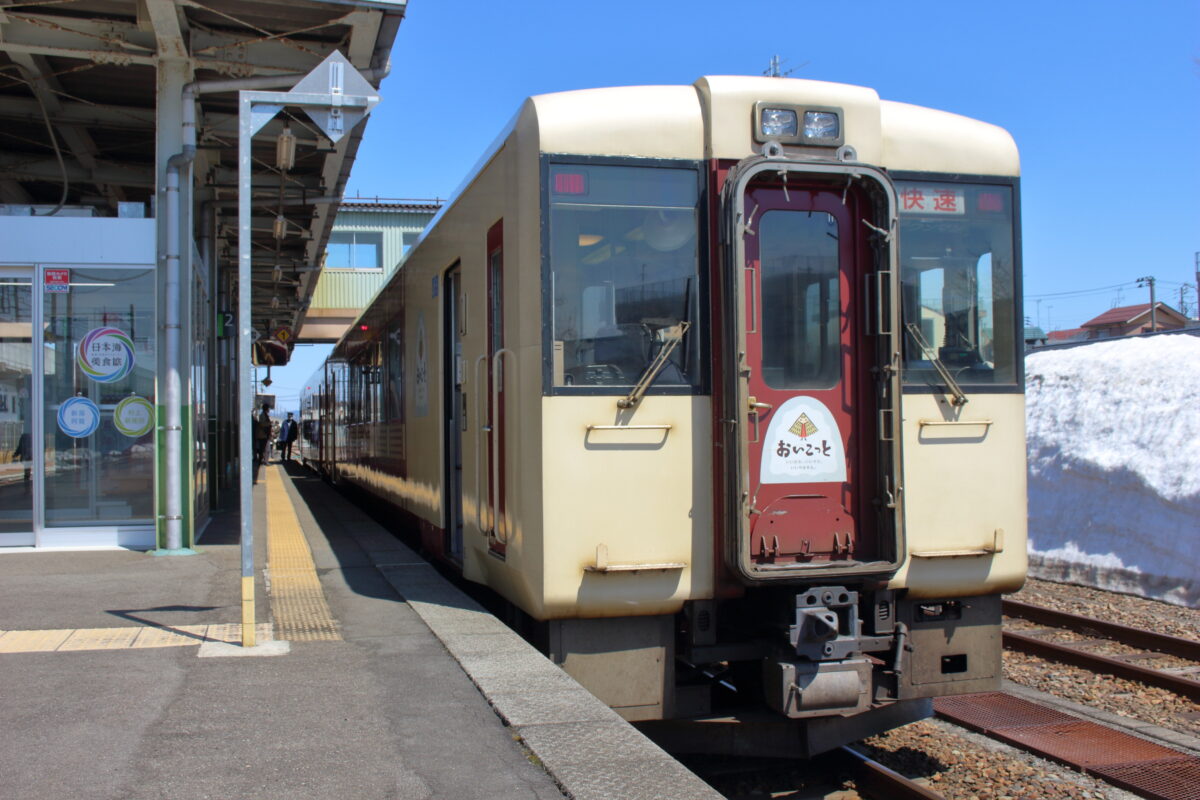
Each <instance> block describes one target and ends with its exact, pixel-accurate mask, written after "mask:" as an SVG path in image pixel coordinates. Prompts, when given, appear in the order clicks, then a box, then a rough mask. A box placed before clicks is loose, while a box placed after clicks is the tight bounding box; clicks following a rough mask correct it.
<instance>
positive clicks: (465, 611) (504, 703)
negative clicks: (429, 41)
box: [0, 464, 720, 800]
mask: <svg viewBox="0 0 1200 800" xmlns="http://www.w3.org/2000/svg"><path fill="white" fill-rule="evenodd" d="M254 491H255V513H256V525H255V532H256V542H255V544H256V547H255V549H256V562H255V564H256V570H255V574H256V592H257V594H256V596H257V598H258V602H257V606H256V611H257V626H256V633H257V639H258V641H259V645H258V646H256V647H254V648H249V649H247V648H242V647H240V644H238V643H239V642H240V641H241V629H240V624H237V623H238V621H239V620H240V619H241V597H240V586H241V583H240V559H239V547H238V536H239V533H238V531H239V524H238V517H237V515H236V513H232V514H224V515H218V516H216V517H215V518H214V519H213V521H212V523H210V526H209V529H208V530H207V531H206V532H205V535H204V536H203V537H202V539H201V543H200V546H199V548H198V549H199V551H200V552H198V553H197V554H196V555H191V556H165V557H154V556H152V555H150V554H146V553H140V552H134V551H125V550H104V551H71V552H36V553H33V552H31V553H17V552H14V553H6V554H3V555H0V685H2V686H3V695H4V702H3V703H2V704H0V728H2V729H3V730H4V731H5V732H6V735H5V739H6V742H7V745H6V747H4V748H2V749H0V774H3V775H4V782H3V783H4V787H3V792H2V794H3V795H4V796H7V797H21V798H30V799H35V798H60V797H73V798H176V797H212V798H226V797H240V798H332V797H337V798H446V799H447V800H472V799H473V798H480V799H481V800H482V799H483V798H488V800H495V799H497V798H538V800H545V799H546V798H560V797H564V796H565V797H572V798H579V799H580V800H582V799H584V798H621V800H626V799H627V798H630V799H636V798H671V799H672V800H675V799H676V798H719V797H720V795H719V794H717V793H716V792H715V791H713V790H712V789H711V788H710V787H708V786H707V784H705V783H703V782H702V781H700V780H699V779H698V778H696V777H695V776H694V775H692V774H691V773H690V772H688V771H687V770H685V769H684V768H683V767H682V766H680V765H679V764H678V763H677V762H675V761H674V760H673V759H671V758H670V757H669V756H667V754H666V753H664V752H663V751H662V750H660V749H659V748H658V747H657V746H656V745H654V744H653V743H651V742H650V741H649V740H648V739H646V738H645V737H644V736H642V735H641V734H640V733H638V732H637V731H636V730H635V729H633V728H632V727H630V726H629V725H628V724H626V723H625V722H624V721H623V720H621V719H620V718H619V717H618V716H617V715H616V714H615V713H613V712H612V711H611V710H610V709H608V708H607V707H606V706H604V705H603V704H602V703H600V702H599V701H598V700H596V699H595V698H594V697H592V695H590V694H589V693H587V692H586V691H585V690H584V689H582V688H581V687H580V686H579V685H578V684H576V683H575V682H574V681H573V680H572V679H571V678H570V677H569V676H567V675H566V673H564V672H563V671H562V670H560V669H559V668H558V667H557V666H555V665H554V664H552V663H550V662H549V661H548V660H547V659H545V658H544V657H543V656H542V655H541V654H540V653H538V652H537V651H536V650H534V649H533V648H532V647H530V646H529V645H528V644H527V643H525V642H524V641H523V640H522V639H520V638H519V637H517V636H516V634H514V633H512V632H511V631H510V630H509V629H508V628H507V627H505V626H504V625H502V624H501V623H500V622H499V621H497V620H496V619H495V618H494V617H493V616H491V615H490V614H488V613H487V612H486V611H484V610H483V609H482V608H480V607H479V606H478V605H477V604H476V603H475V602H474V601H473V600H471V599H470V598H468V597H467V596H466V595H465V594H463V593H462V592H461V591H459V590H458V589H457V588H456V587H454V586H453V585H452V584H450V583H448V582H447V581H446V580H445V579H444V578H443V577H442V576H441V575H439V574H438V572H437V571H436V570H434V569H433V567H432V566H430V565H429V564H428V563H426V562H425V561H424V560H422V559H421V558H420V557H419V556H418V555H417V554H416V553H414V552H413V551H411V550H410V549H409V548H407V547H406V546H405V545H404V544H403V543H401V542H400V541H399V540H397V539H396V538H394V537H393V536H392V535H391V534H389V533H388V532H387V531H385V530H383V529H382V528H381V527H380V526H379V525H377V524H376V523H375V522H374V521H373V520H371V519H370V517H368V516H367V515H366V514H365V513H363V512H362V511H360V510H359V509H358V508H356V507H355V506H354V505H352V504H351V503H350V502H348V501H347V500H346V499H345V498H344V497H343V496H342V495H340V494H338V493H337V492H335V491H334V490H332V489H331V488H330V487H328V486H327V485H326V484H324V483H323V482H322V481H320V480H319V479H318V478H316V477H315V476H313V475H312V474H311V473H310V472H308V471H307V470H305V469H303V468H301V467H299V466H297V465H294V464H288V465H287V466H286V468H285V467H283V466H279V465H271V466H267V467H264V468H263V469H262V470H261V471H260V476H259V480H258V482H257V483H256V485H255V489H254ZM264 533H265V535H264ZM259 654H262V657H240V656H250V655H259Z"/></svg>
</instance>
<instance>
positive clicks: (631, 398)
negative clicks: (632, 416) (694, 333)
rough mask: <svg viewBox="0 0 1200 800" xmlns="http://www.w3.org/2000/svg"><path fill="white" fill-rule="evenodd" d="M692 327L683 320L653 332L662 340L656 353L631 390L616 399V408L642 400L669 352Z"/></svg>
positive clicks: (665, 362)
mask: <svg viewBox="0 0 1200 800" xmlns="http://www.w3.org/2000/svg"><path fill="white" fill-rule="evenodd" d="M690 327H692V323H690V322H687V321H686V320H685V321H681V322H678V323H676V324H674V325H668V326H666V327H663V328H659V329H658V330H657V331H655V332H654V335H655V337H657V338H658V340H659V341H660V342H662V346H661V347H660V348H659V349H658V355H656V356H655V357H654V360H653V361H651V362H650V364H649V365H648V366H647V367H646V370H645V372H643V373H642V377H640V378H638V382H637V383H636V384H634V387H633V391H631V392H630V393H629V394H627V395H626V396H625V397H622V398H621V399H620V400H618V401H617V408H633V407H634V406H636V405H637V404H638V403H640V402H641V400H642V395H644V394H646V390H647V389H649V388H650V384H652V383H654V379H655V378H657V377H658V373H660V372H662V369H663V367H665V366H666V365H667V361H669V360H670V358H671V353H673V352H675V348H676V347H678V346H679V343H680V342H682V341H683V335H684V334H685V333H687V329H688V328H690Z"/></svg>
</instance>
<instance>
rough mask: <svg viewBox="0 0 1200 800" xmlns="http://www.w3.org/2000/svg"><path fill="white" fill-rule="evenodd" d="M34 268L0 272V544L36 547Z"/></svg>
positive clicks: (1, 270)
mask: <svg viewBox="0 0 1200 800" xmlns="http://www.w3.org/2000/svg"><path fill="white" fill-rule="evenodd" d="M33 360H34V351H33V270H31V269H0V546H8V547H13V546H30V545H33V544H35V537H34V527H33V509H34V497H35V496H36V492H35V491H34V480H33V416H34V415H33V413H32V411H33V407H34V406H33V402H32V400H33V398H32V394H31V392H32V389H33V374H34V369H33Z"/></svg>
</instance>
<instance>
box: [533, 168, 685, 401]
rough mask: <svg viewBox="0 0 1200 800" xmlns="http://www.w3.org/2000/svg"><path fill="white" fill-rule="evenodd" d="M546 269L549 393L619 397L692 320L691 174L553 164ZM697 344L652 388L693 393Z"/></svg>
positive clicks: (674, 359) (677, 353)
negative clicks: (603, 390)
mask: <svg viewBox="0 0 1200 800" xmlns="http://www.w3.org/2000/svg"><path fill="white" fill-rule="evenodd" d="M549 181H550V185H549V187H548V192H549V216H550V220H549V222H550V224H549V240H550V241H549V269H550V285H551V288H552V298H551V300H550V303H549V307H548V308H547V309H546V314H547V316H548V317H549V319H548V327H549V328H550V330H551V331H552V333H551V336H552V338H553V345H552V351H553V356H552V361H553V363H552V366H551V371H552V375H553V385H554V386H556V387H565V386H579V387H613V391H614V392H624V391H627V390H628V388H629V387H631V386H633V384H634V383H636V382H637V380H638V379H639V378H640V377H641V375H642V374H643V373H644V372H645V370H646V368H647V366H648V365H649V364H650V363H651V362H652V361H653V360H654V358H655V356H656V355H657V354H658V352H659V351H660V350H661V349H662V348H663V347H664V346H666V344H667V343H668V334H669V333H670V329H672V328H673V327H674V326H677V325H678V324H679V323H680V322H682V321H688V322H691V323H693V325H694V324H695V323H697V322H698V312H699V307H700V298H699V294H700V292H699V235H698V234H699V214H698V210H697V204H698V195H699V191H698V188H697V184H698V180H697V173H696V171H695V170H694V169H692V168H687V169H682V168H669V167H628V166H618V165H598V164H586V165H584V164H552V165H551V166H550V168H549ZM699 341H700V337H699V336H697V335H696V334H694V333H692V334H687V335H685V337H684V340H683V343H682V345H681V346H679V347H676V348H675V350H674V351H673V352H672V354H671V356H670V359H669V361H668V363H667V366H666V367H665V368H663V369H662V371H661V372H660V373H659V375H658V377H657V379H656V380H655V383H654V386H656V387H679V388H686V387H692V388H695V387H698V386H699V384H700V352H699V351H700V348H699Z"/></svg>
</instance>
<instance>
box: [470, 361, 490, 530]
mask: <svg viewBox="0 0 1200 800" xmlns="http://www.w3.org/2000/svg"><path fill="white" fill-rule="evenodd" d="M487 360H488V357H487V354H486V353H485V354H483V355H481V356H480V357H479V358H477V359H475V368H474V371H473V372H472V377H473V378H474V380H475V392H474V394H475V419H477V420H479V423H480V424H479V435H477V436H476V437H475V495H476V497H475V527H476V528H478V529H479V532H480V533H487V531H485V530H484V529H483V504H484V503H487V504H488V521H489V522H490V521H491V516H492V502H491V494H490V493H488V495H486V496H483V497H480V495H481V492H480V491H479V462H481V461H482V460H483V459H482V458H481V457H480V455H479V450H480V445H479V443H480V441H482V440H483V434H485V433H491V429H492V426H491V425H486V424H484V422H485V420H484V419H483V417H482V416H480V415H479V387H480V386H482V385H483V384H482V383H481V382H480V380H479V365H480V363H487ZM488 450H489V453H490V451H491V447H490V446H489V447H488Z"/></svg>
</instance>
